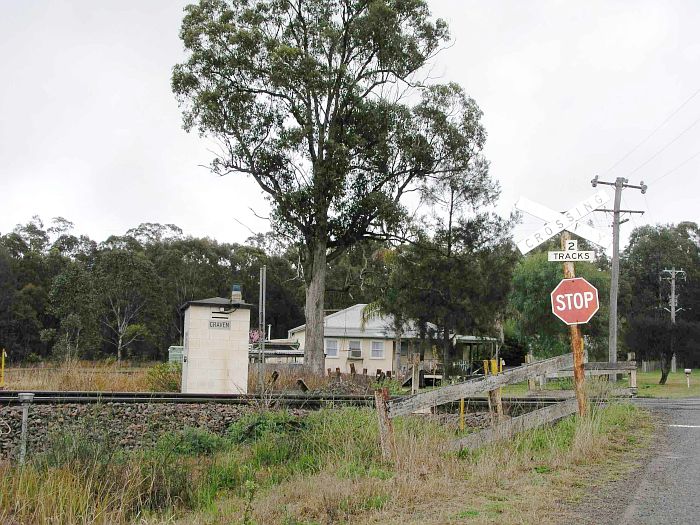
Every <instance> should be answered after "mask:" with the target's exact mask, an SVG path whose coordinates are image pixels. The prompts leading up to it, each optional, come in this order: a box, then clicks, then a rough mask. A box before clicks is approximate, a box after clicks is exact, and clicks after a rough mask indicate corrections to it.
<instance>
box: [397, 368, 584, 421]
mask: <svg viewBox="0 0 700 525" xmlns="http://www.w3.org/2000/svg"><path fill="white" fill-rule="evenodd" d="M573 364H574V358H573V354H564V355H560V356H557V357H552V358H549V359H545V360H543V361H537V362H535V363H529V364H525V365H522V366H518V367H515V368H511V369H509V370H506V371H505V372H502V373H500V374H498V375H492V376H485V377H477V378H475V379H470V380H468V381H464V382H462V383H456V384H454V385H447V386H444V387H442V388H438V389H435V390H429V391H428V392H421V393H419V394H414V395H412V396H407V397H403V398H401V399H393V400H391V401H389V402H388V403H387V405H388V406H387V408H388V411H389V417H390V418H395V417H398V416H403V415H406V414H412V413H413V412H415V411H417V410H420V409H421V408H426V407H433V406H437V405H442V404H444V403H451V402H452V401H459V400H460V399H462V398H464V397H468V396H471V395H474V394H479V393H482V392H489V391H492V390H495V389H497V388H500V387H502V386H505V385H509V384H512V383H520V382H522V381H525V380H527V379H528V378H530V377H533V376H540V375H545V374H547V373H548V372H555V371H557V370H561V369H562V368H567V367H571V366H573Z"/></svg>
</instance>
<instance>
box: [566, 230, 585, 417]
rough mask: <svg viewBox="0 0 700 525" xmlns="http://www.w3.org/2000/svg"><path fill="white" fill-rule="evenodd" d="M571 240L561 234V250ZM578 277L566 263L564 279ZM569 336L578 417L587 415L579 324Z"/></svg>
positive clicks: (567, 234)
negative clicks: (572, 357)
mask: <svg viewBox="0 0 700 525" xmlns="http://www.w3.org/2000/svg"><path fill="white" fill-rule="evenodd" d="M570 240H571V234H570V233H569V232H568V231H564V232H562V233H561V249H562V250H566V247H567V246H566V242H567V241H570ZM574 277H576V270H575V268H574V263H573V262H572V261H567V262H565V263H564V279H573V278H574ZM569 335H570V336H571V353H572V354H573V355H574V390H575V391H576V401H577V402H578V415H579V416H583V415H584V414H585V413H586V391H585V381H586V375H585V373H584V371H583V337H582V336H581V328H579V325H578V324H571V325H569Z"/></svg>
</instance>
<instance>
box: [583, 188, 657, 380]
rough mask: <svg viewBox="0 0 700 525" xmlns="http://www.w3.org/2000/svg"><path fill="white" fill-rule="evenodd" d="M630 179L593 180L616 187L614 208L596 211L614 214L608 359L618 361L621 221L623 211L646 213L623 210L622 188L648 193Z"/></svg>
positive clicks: (613, 378)
mask: <svg viewBox="0 0 700 525" xmlns="http://www.w3.org/2000/svg"><path fill="white" fill-rule="evenodd" d="M628 182H629V181H628V180H627V179H626V178H624V177H617V178H616V179H615V182H608V181H602V180H598V175H596V176H595V177H594V178H593V180H592V181H591V185H592V186H593V187H594V188H595V187H596V186H597V185H598V184H602V185H604V186H614V187H615V203H614V206H613V209H612V210H609V209H606V208H600V209H598V210H596V211H605V212H612V214H613V254H612V275H611V277H610V318H609V320H608V361H609V362H610V363H617V294H618V292H619V289H620V283H619V280H620V224H622V223H623V222H627V219H625V220H624V221H620V214H622V213H630V214H631V213H640V214H641V213H644V212H643V211H639V210H621V209H620V203H621V201H622V190H623V189H624V188H634V189H637V190H641V192H642V194H644V193H646V191H647V186H646V184H644V182H640V183H639V186H636V185H634V184H628ZM610 380H611V381H616V380H617V374H611V375H610Z"/></svg>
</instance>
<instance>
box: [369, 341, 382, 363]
mask: <svg viewBox="0 0 700 525" xmlns="http://www.w3.org/2000/svg"><path fill="white" fill-rule="evenodd" d="M371 357H372V359H384V341H372V354H371Z"/></svg>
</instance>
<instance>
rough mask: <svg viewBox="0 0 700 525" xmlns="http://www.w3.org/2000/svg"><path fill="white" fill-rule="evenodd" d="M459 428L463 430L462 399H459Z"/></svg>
mask: <svg viewBox="0 0 700 525" xmlns="http://www.w3.org/2000/svg"><path fill="white" fill-rule="evenodd" d="M459 430H460V431H461V432H464V399H460V400H459Z"/></svg>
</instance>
